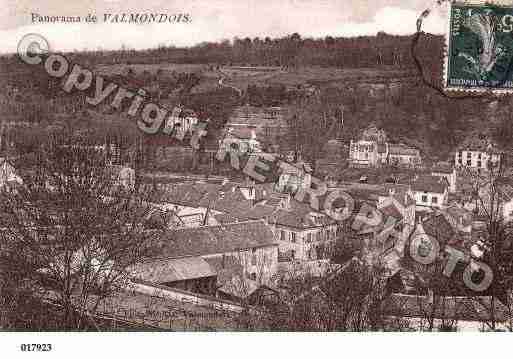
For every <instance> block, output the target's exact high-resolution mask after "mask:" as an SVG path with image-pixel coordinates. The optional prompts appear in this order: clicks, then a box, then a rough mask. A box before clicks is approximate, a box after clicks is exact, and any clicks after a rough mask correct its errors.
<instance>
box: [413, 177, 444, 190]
mask: <svg viewBox="0 0 513 359" xmlns="http://www.w3.org/2000/svg"><path fill="white" fill-rule="evenodd" d="M411 187H412V189H413V190H414V191H416V192H432V193H444V192H445V190H446V189H447V187H448V184H447V180H446V179H445V178H444V177H437V176H431V175H423V176H419V177H418V178H417V179H416V180H415V181H414V182H413V183H412V186H411Z"/></svg>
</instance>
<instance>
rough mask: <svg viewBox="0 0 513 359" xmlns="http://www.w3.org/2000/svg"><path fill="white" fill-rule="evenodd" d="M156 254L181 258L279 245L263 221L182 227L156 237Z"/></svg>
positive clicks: (154, 254)
mask: <svg viewBox="0 0 513 359" xmlns="http://www.w3.org/2000/svg"><path fill="white" fill-rule="evenodd" d="M152 244H153V246H152V249H153V253H152V254H153V257H155V258H181V257H187V256H202V255H208V254H217V253H230V252H235V251H239V250H243V249H250V248H258V247H265V246H273V245H277V243H276V242H275V241H274V234H273V232H272V231H271V229H270V227H269V226H267V225H266V224H265V223H264V222H263V221H248V222H241V223H233V224H226V225H218V226H210V227H196V228H183V229H179V230H174V231H167V232H165V233H164V234H162V235H159V236H158V237H157V238H154V239H153V243H152Z"/></svg>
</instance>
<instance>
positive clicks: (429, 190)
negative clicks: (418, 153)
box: [411, 176, 449, 210]
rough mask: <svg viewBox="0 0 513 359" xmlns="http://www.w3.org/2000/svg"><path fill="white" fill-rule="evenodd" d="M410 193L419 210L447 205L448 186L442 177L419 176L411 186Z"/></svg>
mask: <svg viewBox="0 0 513 359" xmlns="http://www.w3.org/2000/svg"><path fill="white" fill-rule="evenodd" d="M411 192H412V196H413V198H415V203H416V205H417V207H418V209H420V210H423V209H424V210H425V209H430V208H443V207H444V206H445V205H447V200H448V195H449V184H448V183H447V180H446V179H445V178H444V177H436V176H419V177H417V178H416V179H415V180H414V181H413V183H412V184H411Z"/></svg>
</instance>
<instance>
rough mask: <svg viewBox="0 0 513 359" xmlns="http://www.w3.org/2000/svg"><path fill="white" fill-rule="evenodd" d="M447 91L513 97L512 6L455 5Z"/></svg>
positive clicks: (451, 15)
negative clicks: (502, 93) (484, 92)
mask: <svg viewBox="0 0 513 359" xmlns="http://www.w3.org/2000/svg"><path fill="white" fill-rule="evenodd" d="M446 45H447V54H446V59H445V72H444V75H445V76H444V83H445V89H446V90H459V91H492V92H505V93H510V92H511V93H513V6H511V5H510V6H503V5H496V4H488V3H486V4H485V3H483V4H468V3H467V4H465V3H458V2H455V3H452V4H451V6H450V8H449V28H448V33H447V34H446Z"/></svg>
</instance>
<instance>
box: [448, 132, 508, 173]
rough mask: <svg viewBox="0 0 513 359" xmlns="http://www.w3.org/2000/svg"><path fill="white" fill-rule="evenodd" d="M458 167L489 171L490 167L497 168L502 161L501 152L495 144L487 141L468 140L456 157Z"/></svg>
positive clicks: (455, 162)
mask: <svg viewBox="0 0 513 359" xmlns="http://www.w3.org/2000/svg"><path fill="white" fill-rule="evenodd" d="M454 156H455V157H454V164H455V166H456V167H459V168H461V167H465V168H471V169H475V170H476V171H478V172H481V171H487V170H488V169H489V168H490V166H497V165H498V164H499V163H500V160H501V152H500V151H499V150H498V149H497V147H496V146H494V145H493V144H491V143H489V142H487V141H485V140H476V139H468V140H467V141H466V143H464V144H462V145H461V146H460V147H459V149H458V150H457V151H456V154H455V155H454Z"/></svg>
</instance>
